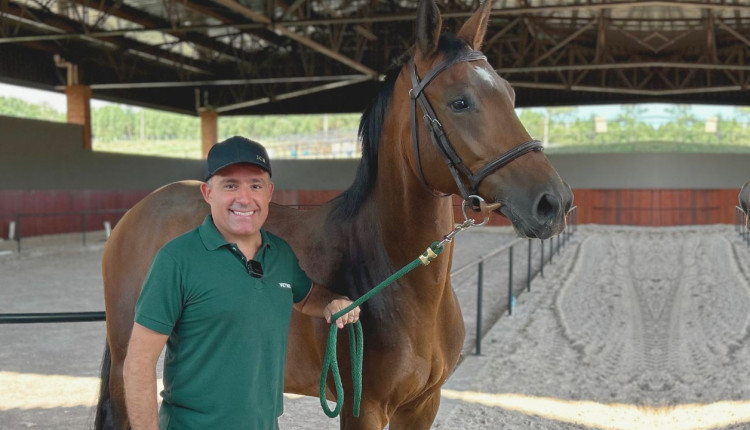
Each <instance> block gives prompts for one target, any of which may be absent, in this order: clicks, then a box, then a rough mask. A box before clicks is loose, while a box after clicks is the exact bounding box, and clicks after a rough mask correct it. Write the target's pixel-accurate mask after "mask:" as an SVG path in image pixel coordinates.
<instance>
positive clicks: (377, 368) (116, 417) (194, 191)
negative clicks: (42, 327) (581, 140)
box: [96, 0, 572, 430]
mask: <svg viewBox="0 0 750 430" xmlns="http://www.w3.org/2000/svg"><path fill="white" fill-rule="evenodd" d="M490 9H491V2H489V1H487V2H485V3H484V4H483V5H482V6H481V7H480V8H479V9H478V10H477V11H476V12H475V13H474V14H473V15H472V16H471V17H470V18H469V19H468V21H467V22H466V23H465V24H464V25H463V26H462V27H461V29H460V30H459V31H458V32H457V33H456V34H455V35H453V34H450V33H444V34H441V33H442V18H441V15H440V12H439V11H438V9H437V6H436V5H435V3H434V0H420V3H419V5H418V7H417V19H416V30H417V31H416V32H417V35H416V43H415V46H414V47H413V48H412V49H411V50H410V52H407V54H406V55H404V56H403V57H402V60H401V62H400V64H399V65H398V66H397V67H395V68H394V69H393V70H391V71H390V72H389V73H388V74H387V77H386V79H385V82H384V83H383V86H382V88H381V91H380V93H379V94H378V95H377V96H376V98H375V100H374V101H373V103H372V104H371V105H370V106H369V107H368V108H367V110H366V111H365V112H364V113H363V115H362V119H361V122H360V126H359V136H360V139H361V141H362V159H361V162H360V165H359V167H358V170H357V173H356V177H355V179H354V182H353V184H352V185H351V186H350V188H348V189H347V190H346V191H344V192H343V193H342V194H341V195H340V196H339V197H337V198H335V199H333V200H332V201H330V202H328V203H326V204H325V205H322V206H320V207H318V208H316V209H313V210H304V211H303V210H296V209H292V208H289V207H285V206H280V205H272V207H271V209H270V213H269V216H268V219H267V221H266V225H265V228H267V230H268V231H270V232H272V233H274V234H276V235H278V236H280V237H282V238H284V239H285V240H286V241H287V242H289V244H290V245H291V246H292V248H293V249H294V251H295V253H296V254H297V256H298V258H299V261H300V264H301V266H302V268H303V269H304V270H305V271H306V272H307V274H308V275H309V276H310V278H312V279H313V280H314V281H315V282H316V283H319V284H321V285H325V286H327V287H328V288H330V289H331V290H333V291H335V292H337V293H340V294H344V295H347V296H349V297H352V298H357V297H360V296H362V295H363V294H364V293H366V292H367V291H368V290H369V289H370V288H372V287H373V286H375V285H377V284H378V283H379V282H381V281H382V280H384V279H385V278H386V277H388V276H389V275H391V274H392V273H394V272H395V271H397V270H398V269H400V268H401V267H402V266H404V265H405V264H407V263H409V262H411V261H412V260H413V259H414V258H416V257H417V256H418V255H419V254H420V253H422V252H423V251H424V250H425V249H426V248H427V247H428V246H429V245H430V244H431V243H432V242H434V241H436V240H440V239H441V238H442V237H443V236H444V235H445V234H446V233H448V232H450V231H451V230H452V229H453V226H454V220H453V212H452V202H451V198H450V197H447V196H449V195H451V194H460V195H462V196H463V197H464V198H470V197H469V195H470V194H473V195H478V196H480V197H481V198H483V199H484V200H486V201H487V202H489V203H499V204H501V206H500V207H499V208H498V209H496V211H497V212H498V213H500V214H502V215H504V216H506V217H507V218H509V219H510V220H511V222H512V224H513V225H514V227H515V229H516V231H517V232H518V233H519V234H520V235H521V236H525V237H536V238H541V239H545V238H548V237H550V236H552V235H555V234H557V233H559V232H561V231H562V230H563V229H564V227H565V213H564V212H565V211H564V208H566V207H569V204H570V201H571V199H572V195H571V193H570V191H569V189H568V188H567V187H565V186H564V184H563V182H562V180H561V179H560V177H559V175H558V174H557V172H556V171H555V170H554V168H553V167H552V166H551V165H550V163H549V161H548V159H547V158H546V157H545V155H544V153H543V152H542V151H541V144H540V143H539V142H538V141H535V140H532V139H531V138H530V136H529V134H528V133H527V131H526V130H525V129H524V127H523V125H522V124H521V122H520V121H519V119H518V117H517V116H516V115H515V111H514V102H515V100H514V99H515V94H514V92H513V90H512V89H511V87H510V85H509V84H508V82H506V81H505V80H504V79H502V78H501V77H500V76H498V75H497V74H496V73H495V71H494V69H493V68H492V67H491V66H490V64H489V63H488V62H487V61H486V59H485V57H484V56H483V55H482V54H481V53H480V52H479V51H478V49H479V47H480V45H481V43H482V41H483V40H484V36H485V33H486V30H487V23H488V20H489V16H490ZM420 77H421V78H420ZM418 117H419V118H424V120H422V119H419V120H418ZM438 118H439V121H438ZM199 184H200V182H198V181H183V182H177V183H174V184H170V185H167V186H164V187H162V188H160V189H158V190H156V191H155V192H153V193H152V194H150V195H149V196H147V197H145V198H144V199H143V200H142V201H140V202H139V203H138V204H136V205H135V206H134V207H133V208H132V209H131V210H130V211H129V212H128V213H127V214H126V215H125V216H124V217H123V218H122V219H121V220H120V222H119V223H118V225H117V227H116V228H115V229H114V230H113V232H112V235H111V237H110V238H109V239H108V241H107V244H106V246H105V249H104V254H103V258H102V272H103V276H104V290H105V293H104V295H105V304H106V313H107V342H108V343H107V347H106V349H105V357H104V362H103V364H102V385H101V390H100V391H101V392H100V399H99V405H98V407H97V419H96V426H97V428H117V429H126V428H128V427H129V424H128V417H127V411H126V410H125V404H124V393H123V382H122V366H123V361H124V359H125V355H126V353H127V345H128V340H129V337H130V333H131V330H132V327H133V311H134V305H135V302H136V299H137V297H138V294H139V291H140V289H141V284H142V282H143V280H144V277H145V276H146V272H147V271H148V269H149V265H150V263H151V260H152V258H153V256H154V255H155V253H156V251H157V250H158V249H159V248H160V247H161V246H162V245H164V244H165V243H166V242H167V241H169V240H171V239H172V238H174V237H176V236H178V235H180V234H182V233H184V232H186V231H188V230H190V229H193V228H195V227H197V226H198V225H199V224H200V223H201V222H202V220H203V219H204V217H205V216H206V215H207V214H208V213H209V207H208V205H207V204H206V203H205V202H204V201H203V198H202V196H201V193H200V190H199ZM451 260H452V245H451V244H450V243H449V244H448V245H446V248H445V250H444V251H443V255H441V256H440V257H439V258H437V259H436V260H435V261H434V262H432V264H431V265H429V266H427V267H420V268H418V269H416V270H414V271H412V272H410V273H409V274H408V275H406V276H405V277H403V278H401V279H400V280H399V281H398V282H397V283H396V284H394V285H392V286H390V287H389V288H388V289H386V290H384V291H383V292H382V293H381V294H379V295H376V296H374V297H373V298H372V299H371V300H370V301H368V302H366V303H365V304H364V305H363V306H362V313H361V322H362V326H363V331H364V348H365V352H364V364H363V372H362V373H363V380H362V386H363V391H362V400H361V413H360V416H359V417H354V416H353V413H352V400H351V393H352V381H351V379H350V377H348V376H343V375H350V370H351V369H350V364H349V362H350V361H349V349H348V346H347V342H348V341H347V340H346V336H340V337H339V345H338V348H337V350H338V355H339V356H338V361H339V363H340V365H341V374H342V376H343V385H344V390H345V402H344V408H343V410H342V415H341V420H340V426H341V428H342V429H382V428H384V427H385V426H386V425H390V428H391V429H410V430H411V429H428V428H430V426H431V424H432V422H433V420H434V418H435V415H436V413H437V410H438V406H439V403H440V387H441V386H442V384H443V383H444V382H445V381H446V379H447V378H448V377H449V376H450V375H451V373H452V372H453V370H454V369H455V367H456V366H457V363H458V361H459V356H460V354H461V349H462V346H463V342H464V325H463V319H462V316H461V310H460V307H459V304H458V301H457V299H456V296H455V294H454V293H453V290H452V288H451V283H450V267H451ZM327 334H328V325H327V324H326V323H325V321H324V320H322V319H315V318H310V317H307V316H305V315H302V314H300V313H297V312H295V313H294V314H293V316H292V320H291V326H290V333H289V342H288V351H287V357H289V359H288V360H287V367H286V374H285V384H284V385H285V387H284V388H285V391H286V392H290V393H298V394H304V395H309V396H317V394H318V389H319V378H320V373H321V369H322V363H323V357H324V352H325V343H326V336H327ZM331 379H332V378H329V385H328V393H327V395H328V397H329V398H332V397H333V396H332V392H333V391H332V384H331V382H332V381H331Z"/></svg>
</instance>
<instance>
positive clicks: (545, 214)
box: [536, 194, 560, 222]
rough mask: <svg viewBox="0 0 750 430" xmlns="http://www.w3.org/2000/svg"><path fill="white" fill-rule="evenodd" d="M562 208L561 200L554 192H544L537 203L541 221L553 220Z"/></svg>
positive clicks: (537, 215) (538, 217) (538, 215)
mask: <svg viewBox="0 0 750 430" xmlns="http://www.w3.org/2000/svg"><path fill="white" fill-rule="evenodd" d="M559 210H560V201H559V200H558V199H557V197H555V196H553V195H552V194H544V195H542V197H541V198H540V199H539V203H537V205H536V217H537V219H538V220H539V221H541V222H547V221H551V220H553V219H554V218H555V216H557V213H558V212H559Z"/></svg>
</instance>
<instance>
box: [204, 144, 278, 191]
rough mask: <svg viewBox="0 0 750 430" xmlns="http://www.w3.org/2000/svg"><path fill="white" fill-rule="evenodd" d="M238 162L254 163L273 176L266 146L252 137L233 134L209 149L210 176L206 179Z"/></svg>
mask: <svg viewBox="0 0 750 430" xmlns="http://www.w3.org/2000/svg"><path fill="white" fill-rule="evenodd" d="M238 163H249V164H254V165H256V166H258V167H260V168H261V169H263V170H265V171H266V172H268V175H269V176H271V160H269V158H268V153H267V152H266V148H264V147H263V145H261V144H260V143H258V142H255V141H252V140H250V139H247V138H244V137H241V136H233V137H230V138H229V139H227V140H225V141H223V142H219V143H217V144H215V145H214V146H212V147H211V150H210V151H208V160H207V165H208V176H206V181H208V180H209V179H211V176H213V175H215V174H216V172H218V171H219V170H221V169H223V168H225V167H229V166H231V165H233V164H238Z"/></svg>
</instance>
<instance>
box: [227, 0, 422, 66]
mask: <svg viewBox="0 0 750 430" xmlns="http://www.w3.org/2000/svg"><path fill="white" fill-rule="evenodd" d="M213 1H214V2H215V3H218V4H221V5H222V6H224V7H226V8H228V9H230V10H232V11H234V12H237V13H240V14H242V15H244V16H246V17H248V18H250V19H252V20H254V21H256V22H260V23H262V24H266V25H268V27H269V28H270V29H272V30H274V31H276V32H278V33H279V34H281V35H283V36H286V37H288V38H290V39H292V40H295V41H296V42H298V43H300V44H301V45H304V46H307V47H308V48H310V49H312V50H314V51H317V52H319V53H321V54H323V55H325V56H327V57H330V58H332V59H334V60H336V61H338V62H340V63H343V64H345V65H347V66H349V67H351V68H352V69H354V70H357V71H359V72H362V73H364V74H365V75H368V76H370V77H371V78H372V79H378V77H379V76H380V74H379V73H378V72H377V71H375V70H373V69H371V68H369V67H367V66H365V65H364V64H362V63H360V62H358V61H355V60H353V59H351V58H349V57H347V56H345V55H343V54H341V53H340V52H337V51H334V50H333V49H331V48H328V47H327V46H323V45H322V44H320V43H318V42H316V41H314V40H312V39H310V38H309V37H306V36H303V35H301V34H299V33H296V32H294V31H292V30H289V29H288V28H286V27H281V26H274V23H273V22H272V21H271V19H270V18H268V17H267V16H265V15H263V14H262V13H259V12H256V11H254V10H252V9H250V8H249V7H247V6H244V5H241V4H239V3H237V2H236V1H234V0H213ZM412 19H414V18H413V17H412Z"/></svg>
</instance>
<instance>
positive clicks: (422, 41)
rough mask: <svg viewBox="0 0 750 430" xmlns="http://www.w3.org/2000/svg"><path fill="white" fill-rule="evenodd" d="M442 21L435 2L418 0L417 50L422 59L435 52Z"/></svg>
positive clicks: (432, 0)
mask: <svg viewBox="0 0 750 430" xmlns="http://www.w3.org/2000/svg"><path fill="white" fill-rule="evenodd" d="M442 26H443V19H442V18H441V17H440V11H439V10H438V8H437V5H436V4H435V0H419V5H417V50H418V51H419V52H420V53H421V54H422V57H423V58H427V57H430V56H431V55H432V54H434V53H435V52H437V47H438V40H439V39H440V30H441V28H442Z"/></svg>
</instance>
